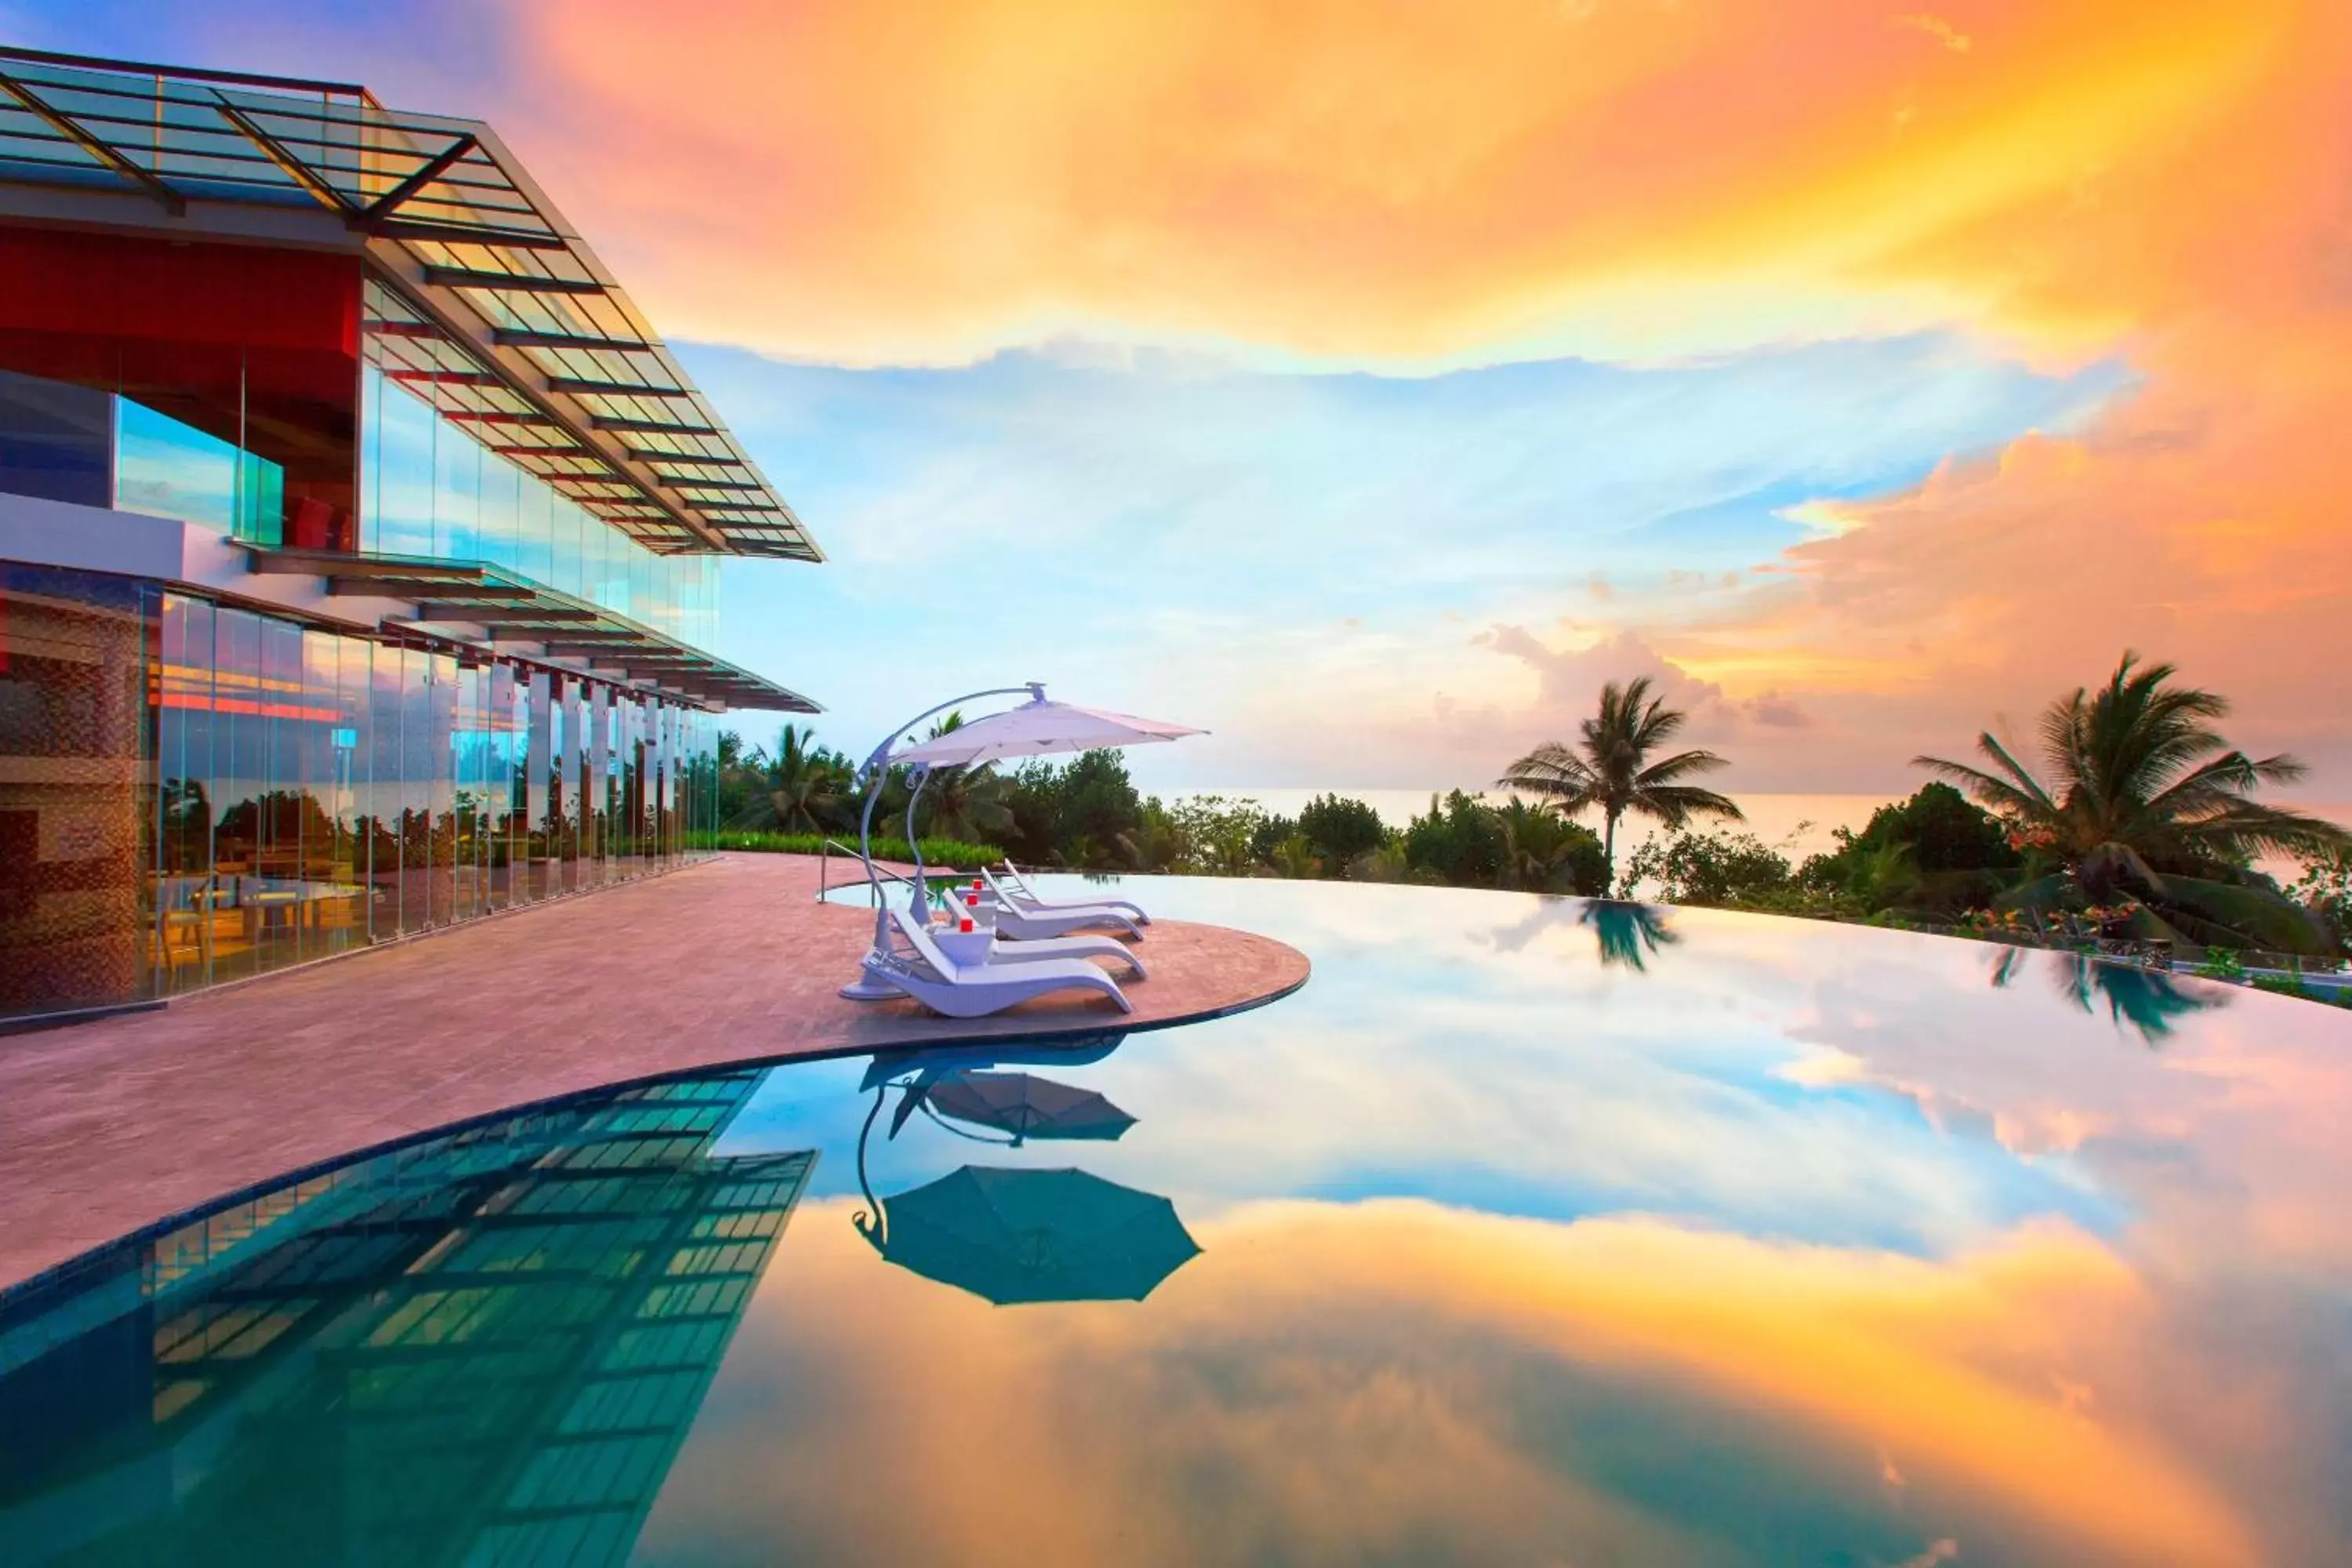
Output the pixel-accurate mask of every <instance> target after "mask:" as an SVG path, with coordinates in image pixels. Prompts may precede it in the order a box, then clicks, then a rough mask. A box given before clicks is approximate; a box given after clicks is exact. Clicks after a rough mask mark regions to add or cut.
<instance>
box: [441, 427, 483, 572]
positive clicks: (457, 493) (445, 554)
mask: <svg viewBox="0 0 2352 1568" xmlns="http://www.w3.org/2000/svg"><path fill="white" fill-rule="evenodd" d="M482 456H483V454H482V449H481V448H480V447H478V446H476V445H474V443H473V442H472V441H471V440H468V439H467V437H464V436H463V435H461V434H459V433H458V432H457V431H456V430H455V429H451V428H446V427H445V428H444V429H442V430H441V431H440V432H439V433H438V434H437V435H436V437H435V438H434V442H433V544H434V549H433V553H434V554H436V555H437V556H439V557H441V558H442V559H443V560H445V561H478V560H480V559H481V558H482V550H481V531H480V530H481V489H482Z"/></svg>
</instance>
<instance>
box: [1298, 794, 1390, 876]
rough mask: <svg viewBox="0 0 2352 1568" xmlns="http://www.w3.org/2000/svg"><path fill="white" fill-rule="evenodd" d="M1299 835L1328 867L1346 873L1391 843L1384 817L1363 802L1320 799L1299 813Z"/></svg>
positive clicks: (1334, 796)
mask: <svg viewBox="0 0 2352 1568" xmlns="http://www.w3.org/2000/svg"><path fill="white" fill-rule="evenodd" d="M1298 831H1299V833H1300V834H1301V835H1302V836H1303V837H1305V838H1306V840H1307V842H1308V843H1309V844H1312V845H1313V846H1314V847H1315V854H1316V856H1317V858H1319V859H1320V860H1321V861H1322V862H1323V863H1324V864H1325V865H1326V866H1331V867H1337V868H1342V869H1344V868H1346V867H1347V866H1349V864H1351V863H1352V862H1353V861H1355V860H1356V859H1357V858H1359V857H1360V856H1363V855H1367V854H1370V852H1371V851H1372V850H1375V849H1377V848H1379V847H1381V845H1383V844H1385V843H1387V842H1388V837H1389V830H1388V826H1387V825H1386V824H1385V823H1383V822H1381V814H1380V813H1379V812H1377V811H1374V810H1373V809H1372V808H1371V807H1370V806H1369V805H1365V804H1364V803H1363V802H1362V801H1360V800H1348V799H1344V798H1342V797H1341V796H1339V795H1317V796H1316V797H1315V798H1314V799H1313V800H1310V801H1308V802H1307V805H1305V806H1304V807H1302V808H1301V809H1300V811H1299V813H1298Z"/></svg>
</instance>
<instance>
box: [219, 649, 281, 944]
mask: <svg viewBox="0 0 2352 1568" xmlns="http://www.w3.org/2000/svg"><path fill="white" fill-rule="evenodd" d="M261 668H262V667H261V617H260V616H257V615H253V614H251V613H249V612H247V611H245V610H231V609H219V610H216V611H215V613H214V623H213V723H214V728H213V811H214V828H213V868H214V871H215V874H216V875H217V876H218V878H219V879H220V880H219V884H218V889H217V892H216V897H217V898H218V900H219V902H220V904H221V907H223V908H224V909H225V910H230V911H233V919H232V920H231V921H230V922H229V923H227V924H226V925H224V926H216V927H215V931H214V950H213V975H214V978H215V980H221V979H228V978H233V977H235V976H237V975H241V974H250V973H254V971H255V969H256V968H257V950H258V946H259V942H260V935H261V932H260V926H259V922H258V919H257V915H258V911H259V910H260V908H261V906H260V905H258V904H257V903H256V902H255V901H254V898H255V895H256V894H257V892H258V891H259V890H260V881H261V871H260V868H259V866H258V863H257V861H258V857H259V855H260V853H261V844H262V837H263V823H262V818H263V814H264V812H265V810H266V809H267V802H266V800H265V798H264V797H265V796H266V795H268V791H269V733H268V724H267V722H266V720H265V717H264V714H265V707H264V703H265V693H264V689H263V686H262V673H261Z"/></svg>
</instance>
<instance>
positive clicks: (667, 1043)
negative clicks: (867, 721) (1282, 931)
mask: <svg viewBox="0 0 2352 1568" xmlns="http://www.w3.org/2000/svg"><path fill="white" fill-rule="evenodd" d="M838 874H839V868H838V867H836V868H835V875H836V878H837V877H838ZM816 885H817V863H816V862H815V860H814V859H813V858H803V857H797V856H781V855H777V856H771V855H730V856H724V857H721V858H719V859H717V860H715V861H712V862H711V863H709V864H707V865H703V866H699V867H695V868H689V869H687V870H684V871H680V872H677V873H675V874H673V875H670V876H666V877H659V878H655V879H649V880H646V881H644V882H637V883H631V884H628V885H625V886H622V887H617V888H613V889H606V890H604V891H602V892H598V893H594V894H592V895H589V896H586V897H583V898H577V899H568V900H562V902H559V903H554V904H550V905H546V906H543V907H541V908H537V909H531V910H523V911H520V912H518V913H516V914H513V915H509V916H507V917H504V918H501V919H498V920H492V921H483V922H481V923H478V924H476V925H472V926H465V927H459V928H457V929H456V930H454V931H449V932H447V933H446V934H440V935H436V936H432V937H427V938H425V939H422V940H418V941H413V942H401V943H397V944H394V945H392V946H388V947H383V948H379V949H374V950H372V951H367V952H360V953H358V954H355V955H353V956H352V957H348V958H341V959H337V960H334V961H332V962H330V963H320V964H317V965H313V966H310V967H308V968H303V969H299V970H293V971H289V972H287V973H280V974H275V975H269V976H267V977H264V978H262V979H258V980H254V981H250V982H247V983H244V984H237V985H234V986H229V987H226V988H225V989H222V990H219V991H215V992H210V993H204V994H197V995H194V996H190V997H188V998H185V999H184V1000H182V1001H179V1002H175V1003H174V1004H173V1005H171V1006H170V1007H168V1008H164V1009H163V1010H161V1011H156V1012H147V1013H135V1014H127V1015H123V1016H117V1017H113V1018H108V1019H103V1020H100V1021H99V1022H95V1023H89V1024H82V1025H77V1026H71V1027H67V1028H58V1029H50V1030H43V1031H39V1032H35V1033H29V1034H23V1035H16V1036H0V1287H5V1286H6V1285H9V1284H11V1283H14V1282H16V1281H17V1280H19V1279H24V1278H26V1276H28V1275H31V1274H35V1273H37V1272H39V1271H40V1270H42V1269H44V1268H49V1267H51V1266H53V1265H55V1264H58V1263H60V1262H63V1261H65V1260H66V1259H67V1258H71V1257H73V1256H74V1255H76V1254H77V1253H79V1252H80V1251H83V1250H86V1249H87V1248H88V1247H91V1246H93V1245H97V1244H99V1243H100V1242H102V1241H104V1240H107V1239H110V1238H111V1237H116V1236H121V1235H123V1234H124V1233H126V1232H129V1231H132V1230H136V1229H138V1228H140V1227H142V1226H147V1225H151V1224H153V1223H155V1222H156V1221H158V1220H161V1219H163V1218H166V1217H168V1216H170V1215H174V1214H178V1213H181V1212H183V1211H184V1210H187V1209H190V1208H193V1207H195V1206H197V1205H201V1204H204V1203H205V1202H207V1201H209V1200H211V1199H213V1198H215V1197H219V1196H221V1195H223V1194H226V1193H230V1192H234V1191H236V1190H238V1189H240V1188H243V1187H247V1186H249V1185H252V1184H257V1183H260V1182H264V1181H267V1180H268V1179H269V1178H271V1177H274V1176H277V1175H279V1174H282V1173H286V1172H288V1171H291V1170H295V1169H299V1168H300V1167H302V1166H305V1165H309V1164H312V1163H319V1162H321V1161H326V1160H331V1159H333V1158H335V1157H336V1156H338V1155H341V1154H343V1153H346V1152H351V1151H352V1150H355V1149H359V1148H362V1147H365V1146H367V1145H370V1144H374V1143H380V1142H385V1141H387V1140H391V1139H396V1138H401V1137H404V1136H408V1135H411V1134H414V1133H417V1132H422V1131H430V1130H432V1129H434V1128H437V1127H443V1126H446V1125H448V1124H449V1123H451V1122H455V1121H466V1120H469V1119H471V1118H474V1117H478V1116H485V1115H488V1114H490V1113H492V1112H494V1111H499V1110H506V1109H508V1108H509V1107H511V1106H515V1105H519V1104H523V1103H527V1102H530V1101H532V1100H545V1099H548V1098H551V1097H553V1096H557V1095H563V1094H571V1093H576V1092H578V1091H580V1090H583V1089H593V1088H595V1087H597V1086H598V1085H600V1084H606V1083H612V1082H616V1081H620V1080H624V1079H636V1078H645V1077H650V1076H653V1075H656V1074H661V1073H671V1072H681V1071H686V1070H689V1069H693V1068H709V1067H719V1066H725V1065H731V1064H738V1063H744V1062H750V1061H764V1060H781V1059H785V1058H793V1057H806V1056H820V1055H830V1054H839V1053H843V1052H850V1051H856V1050H860V1049H875V1048H879V1047H889V1046H907V1045H922V1044H927V1043H931V1042H937V1041H941V1040H963V1039H974V1038H989V1037H1002V1036H1006V1035H1019V1036H1029V1037H1034V1036H1041V1035H1052V1034H1081V1033H1083V1034H1092V1033H1098V1032H1101V1031H1103V1030H1106V1029H1118V1028H1130V1029H1131V1028H1139V1027H1148V1026H1152V1025H1155V1024H1168V1023H1173V1022H1179V1021H1181V1020H1183V1019H1186V1018H1192V1017H1199V1016H1205V1015H1210V1014H1214V1013H1221V1012H1227V1011H1231V1010H1233V1009H1234V1008H1237V1007H1243V1006H1248V1005H1255V1004H1256V1003H1259V1002H1263V1001H1266V1000H1270V999H1271V998H1273V997H1276V996H1278V995H1281V994H1285V993H1286V992H1288V991H1290V990H1292V989H1295V988H1296V987H1297V985H1299V984H1301V983H1303V982H1304V981H1305V980H1306V978H1307V960H1306V958H1305V956H1304V955H1302V954H1301V953H1299V952H1297V951H1296V950H1294V949H1292V948H1289V947H1286V946H1285V945H1284V944H1282V943H1281V942H1275V941H1272V940H1271V939H1268V938H1265V937H1261V936H1255V935H1252V934H1250V933H1248V932H1246V931H1229V930H1226V929H1224V928H1223V927H1219V926H1206V925H1193V924H1190V923H1186V922H1181V921H1157V922H1155V923H1154V924H1153V925H1152V926H1151V927H1150V932H1149V935H1148V937H1147V939H1146V941H1145V943H1144V947H1143V956H1144V959H1145V962H1146V963H1149V964H1150V966H1151V978H1150V980H1148V981H1143V982H1140V983H1136V984H1129V985H1128V986H1127V987H1126V989H1127V990H1128V995H1129V1000H1130V1001H1131V1002H1133V1003H1134V1004H1135V1009H1136V1010H1135V1012H1134V1013H1133V1014H1132V1015H1126V1014H1121V1013H1120V1012H1118V1009H1117V1008H1115V1007H1114V1006H1112V1005H1110V1004H1109V1003H1108V1001H1107V1000H1083V1001H1082V1000H1079V999H1077V998H1075V997H1069V998H1047V999H1044V1000H1040V1001H1037V1002H1033V1003H1029V1004H1026V1005H1023V1006H1021V1007H1018V1008H1015V1009H1013V1010H1012V1011H1011V1012H1009V1013H1006V1014H1003V1015H1001V1016H997V1017H995V1018H985V1019H953V1018H940V1017H935V1016H931V1015H930V1014H929V1013H927V1012H926V1011H924V1009H923V1008H921V1007H920V1006H919V1005H917V1004H915V1003H913V1002H911V1001H898V1002H882V1003H862V1004H860V1003H851V1002H845V1001H842V1000H841V999H840V998H839V997H838V996H836V995H835V994H834V993H835V989H836V988H837V987H838V986H839V985H841V984H842V983H843V982H845V980H848V979H850V978H851V977H852V976H853V975H855V973H856V968H857V960H858V957H859V955H860V954H862V953H863V952H865V951H866V943H867V942H868V941H869V940H870V938H871V934H872V931H873V915H872V913H871V912H870V911H868V910H862V909H854V908H846V907H843V906H838V905H827V904H820V903H818V902H817V901H816V900H815V889H816Z"/></svg>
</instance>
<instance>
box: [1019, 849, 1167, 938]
mask: <svg viewBox="0 0 2352 1568" xmlns="http://www.w3.org/2000/svg"><path fill="white" fill-rule="evenodd" d="M1004 885H1005V887H1006V888H1007V889H1009V890H1010V891H1011V892H1012V893H1013V895H1014V896H1015V897H1016V898H1018V899H1019V900H1021V901H1022V903H1024V905H1026V906H1028V907H1029V908H1031V909H1037V910H1068V909H1107V910H1120V911H1121V912H1122V913H1125V914H1129V915H1132V916H1134V917H1135V923H1136V924H1138V925H1144V926H1148V925H1150V923H1151V917H1150V915H1147V914H1145V913H1144V912H1143V906H1142V905H1141V904H1139V903H1136V902H1134V901H1133V900H1129V899H1044V898H1039V897H1038V896H1037V889H1034V888H1033V887H1031V886H1030V885H1029V879H1028V878H1026V877H1024V876H1023V875H1022V874H1021V868H1020V867H1018V866H1015V865H1014V864H1013V862H1012V861H1011V860H1010V859H1008V860H1006V861H1005V862H1004Z"/></svg>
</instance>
